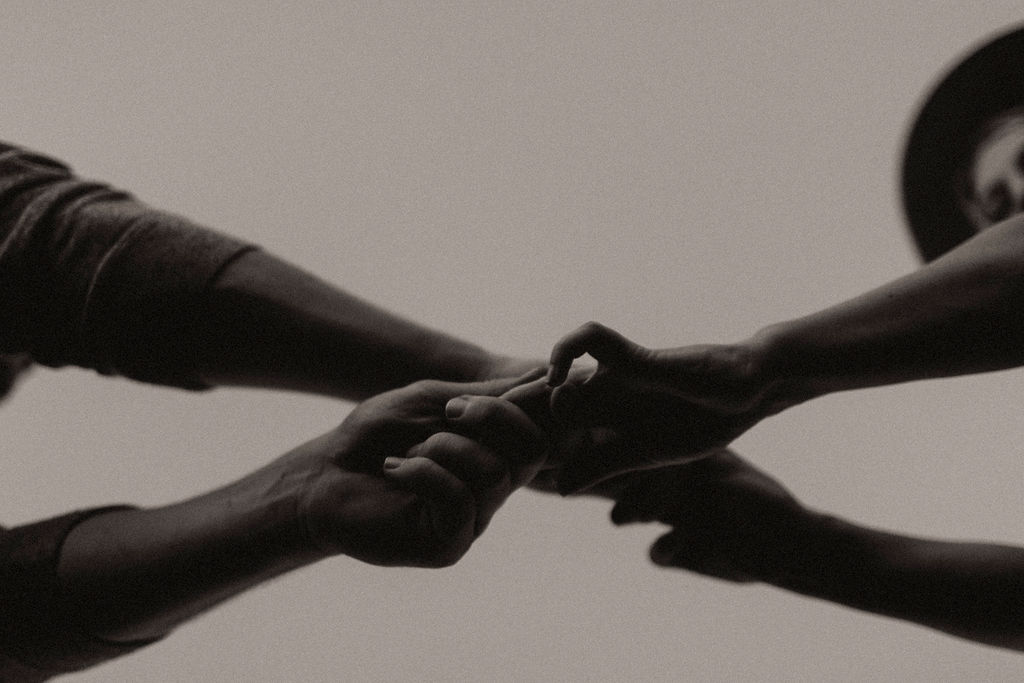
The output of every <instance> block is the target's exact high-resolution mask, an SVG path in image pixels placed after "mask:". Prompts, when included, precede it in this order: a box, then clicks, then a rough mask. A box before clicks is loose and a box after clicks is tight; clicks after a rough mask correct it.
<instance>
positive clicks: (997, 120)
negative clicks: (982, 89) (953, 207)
mask: <svg viewBox="0 0 1024 683" xmlns="http://www.w3.org/2000/svg"><path fill="white" fill-rule="evenodd" d="M974 140H975V141H974V144H973V145H972V147H973V151H972V153H971V154H970V155H969V156H968V158H967V163H966V165H965V168H963V169H962V170H961V173H960V179H961V183H960V185H959V187H958V188H957V194H958V196H959V199H960V206H961V209H962V210H963V212H964V214H965V215H966V217H967V219H968V220H969V221H970V222H971V225H972V226H973V227H974V229H975V230H977V231H978V232H980V231H982V230H984V229H985V228H987V227H989V226H991V225H994V224H995V223H998V222H1000V221H1003V220H1005V219H1007V218H1009V217H1010V216H1012V215H1014V214H1017V213H1021V212H1022V211H1024V107H1019V108H1016V109H1012V110H1010V111H1007V112H1004V113H1002V114H1000V115H998V116H996V117H994V118H993V119H991V120H989V121H988V122H987V123H986V124H985V125H984V126H983V127H982V129H981V131H980V132H979V133H978V134H977V135H976V136H975V138H974Z"/></svg>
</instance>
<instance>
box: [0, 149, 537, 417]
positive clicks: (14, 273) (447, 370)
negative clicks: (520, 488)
mask: <svg viewBox="0 0 1024 683" xmlns="http://www.w3.org/2000/svg"><path fill="white" fill-rule="evenodd" d="M0 354H3V356H2V359H3V370H4V372H3V373H0V374H3V378H0V379H3V380H4V382H3V383H4V384H5V385H9V384H10V383H11V381H13V376H14V374H15V373H16V371H17V370H19V369H21V368H23V367H24V359H26V358H31V359H32V360H34V361H36V362H38V363H42V364H45V365H50V366H63V365H78V366H81V367H87V368H93V369H95V370H97V371H99V372H102V373H105V374H118V375H123V376H127V377H131V378H133V379H138V380H141V381H146V382H154V383H160V384H170V385H176V386H183V387H189V388H194V389H199V388H205V387H209V386H212V385H217V384H244V385H250V386H269V387H277V388H286V389H295V390H302V391H314V392H320V393H325V394H330V395H334V396H339V397H343V398H349V399H362V398H366V397H369V396H370V395H373V394H374V393H377V392H380V391H384V390H387V389H393V388H397V387H400V386H404V385H406V384H408V383H409V382H411V381H415V380H419V379H427V378H437V379H446V380H450V381H470V380H477V379H482V378H490V377H501V376H507V375H509V374H519V373H520V372H523V371H525V369H526V367H527V366H528V365H531V363H529V362H527V361H523V360H518V359H513V358H508V357H503V356H499V355H496V354H493V353H490V352H488V351H486V350H484V349H482V348H480V347H478V346H475V345H473V344H470V343H468V342H465V341H461V340H459V339H456V338H453V337H452V336H450V335H446V334H443V333H441V332H438V331H436V330H434V329H431V328H429V327H426V326H423V325H420V324H417V323H414V322H412V321H409V320H406V319H404V318H402V317H400V316H397V315H394V314H391V313H388V312H386V311H384V310H381V309H379V308H377V307H374V306H372V305H371V304H369V303H366V302H363V301H361V300H359V299H357V298H356V297H353V296H351V295H349V294H347V293H345V292H343V291H341V290H339V289H338V288H337V287H334V286H332V285H330V284H328V283H326V282H324V281H323V280H320V279H318V278H316V277H314V276H312V275H310V274H308V273H306V272H304V271H303V270H301V269H300V268H298V267H296V266H294V265H292V264H289V263H286V262H284V261H283V260H281V259H279V258H276V257H274V256H273V255H271V254H267V253H265V252H262V251H260V250H259V249H257V248H256V247H254V246H253V245H249V244H245V243H243V242H240V241H238V240H236V239H233V238H231V237H229V236H226V235H222V234H219V233H217V232H215V231H212V230H209V229H207V228H204V227H202V226H197V225H195V224H194V223H192V222H190V221H188V220H186V219H184V218H181V217H180V216H175V215H173V214H170V213H167V212H164V211H159V210H156V209H154V208H152V207H149V206H146V205H145V204H143V203H141V202H139V201H137V200H135V199H134V198H133V197H131V196H130V195H128V194H126V193H124V192H121V191H118V190H114V189H111V188H110V187H108V186H106V185H103V184H100V183H95V182H89V181H85V180H82V179H80V178H77V177H76V176H74V175H73V174H72V172H71V171H70V170H69V169H68V168H67V167H66V166H64V165H63V164H61V163H59V162H57V161H54V160H52V159H49V158H47V157H44V156H41V155H38V154H34V153H32V152H29V151H26V150H22V149H19V148H17V147H13V146H10V145H5V144H3V143H0Z"/></svg>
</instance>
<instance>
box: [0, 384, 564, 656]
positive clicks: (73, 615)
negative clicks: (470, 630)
mask: <svg viewBox="0 0 1024 683" xmlns="http://www.w3.org/2000/svg"><path fill="white" fill-rule="evenodd" d="M509 384H510V383H509V382H507V381H506V382H504V383H501V382H492V383H478V384H454V383H441V382H421V383H417V384H415V385H412V386H410V387H408V388H404V389H400V390H396V391H393V392H388V393H385V394H382V395H380V396H377V397H374V398H373V399H370V400H369V401H366V402H365V403H363V404H360V406H358V407H357V408H356V409H355V410H354V411H353V412H352V413H351V414H350V415H349V416H348V417H347V418H346V420H345V421H344V422H343V423H342V425H341V426H339V427H338V428H337V429H334V430H332V431H330V432H328V433H326V434H324V435H323V436H321V437H319V438H317V439H314V440H312V441H310V442H308V443H306V444H304V445H302V446H299V447H298V448H296V449H295V450H293V451H291V452H290V453H288V454H286V455H284V456H282V457H281V458H279V459H278V460H276V461H274V462H272V463H271V464H269V465H267V466H266V467H264V468H262V469H260V470H257V471H256V472H254V473H252V474H250V475H248V476H246V477H244V478H242V479H240V480H239V481H236V482H234V483H232V484H230V485H228V486H225V487H222V488H220V489H217V490H215V491H212V492H210V493H207V494H204V495H201V496H198V497H196V498H193V499H190V500H187V501H183V502H181V503H177V504H174V505H169V506H164V507H158V508H151V509H117V510H110V511H105V512H102V513H101V514H94V515H92V516H89V517H87V518H85V519H84V520H83V521H80V522H79V523H76V524H74V526H73V527H72V528H71V529H70V531H68V532H67V534H66V539H65V540H63V542H62V543H61V544H60V550H59V562H58V564H57V567H56V570H55V574H56V578H55V581H56V583H57V585H58V589H57V590H56V591H54V592H55V593H57V594H59V600H55V601H54V602H55V603H56V605H55V607H54V609H52V610H51V611H50V612H49V613H47V612H46V610H45V609H40V608H39V605H36V609H35V610H32V611H33V613H34V614H36V615H37V616H36V618H37V619H42V618H48V619H49V624H48V625H44V626H41V627H40V628H39V629H38V634H37V635H36V636H34V640H33V642H32V643H31V647H30V648H29V651H30V653H31V655H33V656H36V657H39V654H38V653H39V652H41V651H42V652H46V653H47V656H48V657H49V658H50V659H49V660H48V661H46V660H44V661H38V660H37V661H33V662H32V663H31V664H32V666H35V667H37V668H38V669H44V668H45V667H47V666H50V667H53V668H51V669H50V671H51V672H53V671H56V670H67V669H66V668H65V669H59V668H57V666H55V664H54V663H55V662H62V661H63V662H69V663H71V664H70V666H78V667H79V668H81V667H82V666H87V665H90V664H94V663H97V662H98V661H99V660H100V659H101V658H102V656H103V655H106V656H113V655H114V654H116V653H117V649H116V644H117V643H123V644H126V647H127V649H131V648H132V647H135V646H138V645H140V644H145V643H146V642H150V641H152V640H154V639H157V638H160V637H161V636H163V635H164V634H166V633H168V632H169V631H170V630H171V629H173V628H174V627H175V626H177V625H179V624H181V623H183V622H185V621H187V620H188V619H191V618H193V617H195V616H196V615H198V614H200V613H202V612H204V611H205V610H207V609H209V608H211V607H212V606H214V605H216V604H218V603H219V602H222V601H223V600H226V599H228V598H230V597H231V596H234V595H237V594H238V593H240V592H242V591H245V590H247V589H249V588H251V587H253V586H255V585H258V584H260V583H262V582H265V581H267V580H269V579H271V578H273V577H275V576H279V575H281V574H283V573H285V572H288V571H290V570H293V569H295V568H298V567H301V566H304V565H308V564H310V563H312V562H316V561H319V560H321V559H323V558H326V557H329V556H335V555H348V556H349V557H353V558H355V559H359V560H362V561H365V562H370V563H373V564H379V565H404V566H424V567H438V566H447V565H450V564H452V563H454V562H456V561H457V560H458V559H459V558H460V557H461V556H462V555H463V554H464V553H465V552H466V551H467V550H468V549H469V547H470V545H471V544H472V543H473V541H474V539H475V538H476V537H478V536H479V535H480V534H481V533H482V532H483V531H484V529H485V528H486V526H487V523H488V521H489V520H490V518H491V516H492V515H493V514H494V513H495V511H496V510H497V509H498V508H499V507H500V506H501V504H502V503H503V502H504V501H505V499H506V498H507V497H508V495H509V494H510V493H511V492H512V491H513V490H514V489H515V488H517V487H518V486H520V485H521V484H522V483H524V482H525V481H527V480H528V479H530V478H532V476H533V474H534V473H535V472H536V469H537V468H538V467H539V463H540V460H541V459H542V457H543V455H544V452H545V442H544V438H543V435H542V434H541V432H540V430H539V429H537V428H536V427H535V426H534V425H533V424H532V423H531V422H530V421H529V419H527V418H526V416H525V414H524V413H522V411H520V410H519V409H518V408H516V407H515V406H513V405H512V404H511V403H508V402H507V401H503V400H501V399H499V398H496V397H494V396H493V395H497V394H499V393H501V391H503V390H504V389H506V388H508V386H509ZM464 393H474V394H491V395H492V396H487V395H478V396H472V397H470V398H467V399H465V400H463V401H461V402H460V401H455V402H452V403H451V405H450V406H449V405H447V404H448V403H449V401H451V399H453V398H456V397H459V396H460V395H462V394H464ZM460 403H461V412H460V411H458V410H456V407H457V406H458V405H459V404H460ZM446 410H447V415H446ZM0 598H2V594H0ZM29 607H31V605H29V606H27V607H26V609H27V608H29ZM40 612H41V613H42V616H39V613H40ZM16 618H17V615H16V614H12V613H11V612H10V610H5V611H4V620H12V619H16ZM4 623H6V622H4ZM47 629H48V630H47ZM4 630H5V629H4V628H3V623H0V635H2V633H3V632H4ZM12 632H13V633H14V634H15V635H14V636H13V638H14V639H15V640H16V639H17V638H19V637H28V636H24V635H23V634H21V631H20V630H19V629H18V628H16V627H15V628H13V629H12ZM69 633H77V634H79V635H78V637H76V638H72V639H71V640H72V644H71V645H69V647H71V646H78V647H82V648H84V649H85V650H86V655H85V656H83V657H82V658H80V659H79V660H78V661H77V662H76V661H75V658H76V653H74V652H70V653H69V652H66V651H62V650H61V647H62V644H63V643H64V641H65V639H66V636H67V634H69ZM83 634H84V635H83ZM90 638H91V639H92V641H91V642H90ZM51 641H52V642H51ZM0 645H4V639H3V638H0ZM24 651H25V648H24V647H21V648H20V649H19V647H18V644H17V643H15V644H14V645H12V646H10V647H6V648H5V647H0V662H2V659H3V656H4V655H7V654H11V653H14V654H21V655H22V656H24ZM58 666H59V665H58ZM63 666H65V667H67V666H69V664H65V665H63ZM2 672H3V669H2V667H0V673H2Z"/></svg>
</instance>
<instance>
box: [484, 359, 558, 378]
mask: <svg viewBox="0 0 1024 683" xmlns="http://www.w3.org/2000/svg"><path fill="white" fill-rule="evenodd" d="M545 365H546V364H545V362H544V361H543V360H540V359H536V358H518V357H516V356H503V355H498V354H492V353H486V354H485V356H484V359H483V362H482V363H481V364H480V366H479V369H478V370H477V372H476V374H475V376H474V377H473V379H474V380H475V381H480V382H483V381H487V380H491V379H504V378H506V377H521V376H523V375H526V374H528V373H531V372H533V371H534V370H537V369H538V368H543V367H545Z"/></svg>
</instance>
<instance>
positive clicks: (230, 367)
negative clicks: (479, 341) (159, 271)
mask: <svg viewBox="0 0 1024 683" xmlns="http://www.w3.org/2000/svg"><path fill="white" fill-rule="evenodd" d="M186 343H187V344H188V345H189V346H190V347H192V348H193V349H194V353H195V363H196V369H197V372H198V374H199V375H200V376H201V377H202V378H203V381H204V382H205V383H208V384H210V385H249V386H267V387H278V388H283V389H293V390H298V391H310V392H315V393H322V394H328V395H332V396H338V397H341V398H348V399H357V400H358V399H363V398H368V397H370V396H372V395H374V394H377V393H380V392H382V391H386V390H389V389H394V388H397V387H401V386H405V385H406V384H410V383H411V382H414V381H417V380H420V379H429V378H433V379H443V380H448V381H453V382H468V381H475V380H481V379H489V378H493V377H508V376H514V375H519V374H522V373H523V372H526V371H527V370H529V369H531V368H534V367H538V366H539V365H540V363H538V362H536V361H527V360H521V359H515V358H509V357H503V356H498V355H495V354H492V353H490V352H487V351H485V350H484V349H482V348H480V347H478V346H475V345H473V344H470V343H468V342H465V341H462V340H460V339H457V338H455V337H452V336H450V335H447V334H444V333H442V332H439V331H437V330H433V329H430V328H428V327H425V326H423V325H420V324H418V323H415V322H412V321H409V320H406V319H403V318H401V317H399V316H397V315H395V314H392V313H389V312H387V311H384V310H382V309H380V308H378V307H376V306H374V305H372V304H370V303H368V302H365V301H362V300H360V299H359V298H357V297H355V296H352V295H351V294H348V293H346V292H344V291H341V290H339V289H338V288H336V287H334V286H332V285H330V284H328V283H326V282H324V281H323V280H321V279H319V278H317V277H315V276H313V275H311V274H308V273H306V272H304V271H302V270H300V269H299V268H297V267H295V266H293V265H291V264H288V263H286V262H284V261H282V260H281V259H279V258H277V257H275V256H273V255H271V254H268V253H266V252H262V251H251V252H248V253H245V254H243V255H241V256H240V257H239V258H237V259H235V260H233V261H232V262H231V263H229V264H228V265H227V267H226V268H225V269H224V270H223V272H222V273H220V274H219V276H218V277H217V278H216V279H215V280H214V281H213V282H212V284H211V286H210V288H209V290H208V292H207V294H206V296H205V297H204V301H203V304H202V306H200V307H199V308H198V316H197V320H196V324H195V326H194V327H193V328H192V329H191V331H190V334H189V336H188V337H187V338H186Z"/></svg>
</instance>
